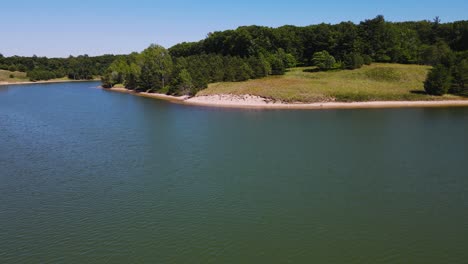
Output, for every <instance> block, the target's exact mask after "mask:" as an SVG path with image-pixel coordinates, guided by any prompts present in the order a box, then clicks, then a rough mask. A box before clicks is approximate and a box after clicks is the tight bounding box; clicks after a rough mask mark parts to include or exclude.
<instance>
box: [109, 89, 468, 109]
mask: <svg viewBox="0 0 468 264" xmlns="http://www.w3.org/2000/svg"><path fill="white" fill-rule="evenodd" d="M102 89H104V90H108V91H114V92H120V93H127V94H132V95H136V96H142V97H148V98H153V99H159V100H165V101H170V102H173V103H178V104H184V105H191V106H203V107H218V108H237V109H292V110H320V109H379V108H421V107H422V108H428V107H432V108H434V107H468V99H467V100H436V101H367V102H316V103H284V102H279V101H273V100H270V99H268V98H264V97H260V96H254V95H232V94H218V95H203V96H195V97H189V96H172V95H165V94H158V93H147V92H141V93H137V92H134V91H131V90H127V89H125V88H102Z"/></svg>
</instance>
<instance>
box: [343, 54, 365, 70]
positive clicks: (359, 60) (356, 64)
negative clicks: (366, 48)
mask: <svg viewBox="0 0 468 264" xmlns="http://www.w3.org/2000/svg"><path fill="white" fill-rule="evenodd" d="M362 65H364V58H363V57H362V56H361V54H358V53H350V54H346V55H344V59H343V68H345V69H349V70H354V69H359V68H361V67H362Z"/></svg>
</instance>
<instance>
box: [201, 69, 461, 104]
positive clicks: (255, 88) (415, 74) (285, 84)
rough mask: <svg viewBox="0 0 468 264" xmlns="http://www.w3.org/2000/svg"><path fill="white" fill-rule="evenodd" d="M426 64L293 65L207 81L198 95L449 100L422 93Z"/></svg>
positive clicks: (317, 99) (320, 99) (300, 99)
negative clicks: (321, 68)
mask: <svg viewBox="0 0 468 264" xmlns="http://www.w3.org/2000/svg"><path fill="white" fill-rule="evenodd" d="M429 69H430V67H428V66H420V65H403V64H385V63H375V64H373V65H370V66H364V67H363V68H361V69H358V70H353V71H349V70H344V71H328V72H314V67H305V68H293V69H291V70H289V71H288V72H287V73H286V74H285V75H283V76H269V77H266V78H262V79H256V80H249V81H245V82H221V83H213V84H210V85H209V87H208V88H207V89H205V90H202V91H200V92H198V93H197V96H203V95H214V94H234V95H241V94H250V95H256V96H261V97H266V98H271V99H274V100H279V101H283V102H326V101H342V102H350V101H378V100H382V101H387V100H388V101H403V100H405V101H408V100H409V101H415V100H450V99H452V100H453V99H460V97H458V96H453V95H445V96H442V97H434V96H429V95H427V94H425V92H424V87H423V82H424V80H425V78H426V75H427V72H428V70H429Z"/></svg>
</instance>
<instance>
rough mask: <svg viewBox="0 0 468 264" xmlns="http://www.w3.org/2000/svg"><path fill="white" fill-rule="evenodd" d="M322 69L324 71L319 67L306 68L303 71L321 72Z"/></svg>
mask: <svg viewBox="0 0 468 264" xmlns="http://www.w3.org/2000/svg"><path fill="white" fill-rule="evenodd" d="M321 71H323V70H320V69H317V68H315V69H305V70H303V72H321Z"/></svg>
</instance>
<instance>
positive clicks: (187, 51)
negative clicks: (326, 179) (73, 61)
mask: <svg viewBox="0 0 468 264" xmlns="http://www.w3.org/2000/svg"><path fill="white" fill-rule="evenodd" d="M467 50H468V21H458V22H453V23H440V20H439V18H435V19H434V20H433V21H419V22H398V23H392V22H387V21H385V19H384V17H383V16H377V17H376V18H374V19H369V20H365V21H363V22H361V23H359V24H354V23H352V22H342V23H340V24H336V25H330V24H319V25H312V26H306V27H296V26H283V27H279V28H270V27H261V26H247V27H239V28H238V29H236V30H227V31H222V32H214V33H210V34H208V36H207V38H206V39H204V40H201V41H199V42H191V43H185V42H184V43H181V44H177V45H175V46H173V47H171V48H170V49H169V50H166V49H164V48H163V47H161V46H157V45H152V46H151V47H149V48H148V49H147V50H145V51H143V52H142V53H133V54H131V55H129V56H127V57H121V58H118V59H117V60H116V61H115V62H114V63H113V64H112V65H111V66H110V67H109V69H108V70H107V72H106V74H105V76H103V85H104V86H105V87H112V86H113V85H115V84H123V85H125V87H127V88H128V89H140V90H145V91H146V90H150V91H160V92H167V93H172V94H194V93H196V92H197V91H198V90H200V89H203V88H205V87H206V86H207V84H208V83H212V82H220V81H244V80H247V79H254V78H261V77H264V76H267V75H270V74H284V72H285V70H286V69H287V68H289V67H294V66H296V65H299V66H310V65H315V66H317V67H318V70H330V69H357V68H360V67H361V66H362V65H363V64H370V63H371V62H372V61H375V62H389V63H390V62H393V63H405V64H425V65H433V66H436V65H444V67H445V70H446V74H448V75H449V77H448V80H450V81H449V82H450V83H451V86H455V85H458V86H460V84H463V85H464V81H458V82H457V84H455V83H454V82H453V80H454V79H455V76H454V77H453V78H452V77H450V75H452V73H453V74H455V72H456V74H455V75H457V76H456V77H457V78H458V79H459V80H462V79H463V78H465V77H463V76H461V77H460V75H463V71H464V70H463V67H464V66H463V65H465V64H466V59H467V57H468V56H467V55H468V53H467ZM454 69H457V70H454ZM460 71H462V73H461V74H460ZM446 83H447V82H446ZM464 89H465V87H462V88H460V87H458V88H456V89H452V90H453V91H459V90H460V91H461V90H464ZM428 92H431V89H428ZM433 94H438V93H433Z"/></svg>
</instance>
